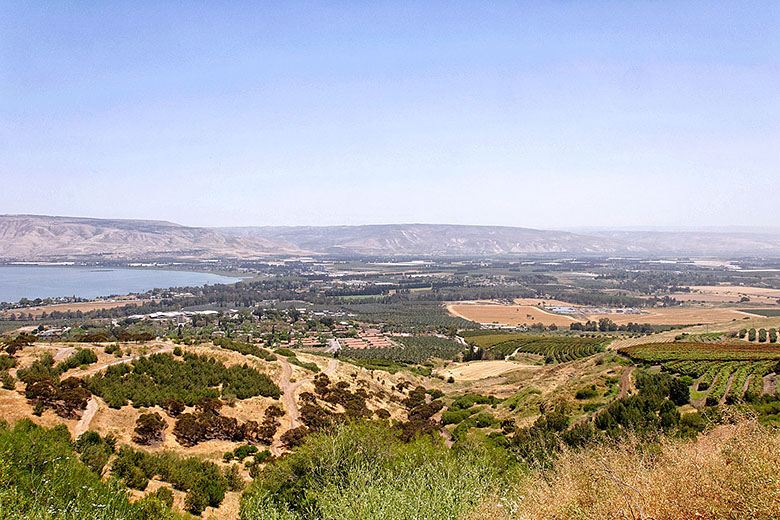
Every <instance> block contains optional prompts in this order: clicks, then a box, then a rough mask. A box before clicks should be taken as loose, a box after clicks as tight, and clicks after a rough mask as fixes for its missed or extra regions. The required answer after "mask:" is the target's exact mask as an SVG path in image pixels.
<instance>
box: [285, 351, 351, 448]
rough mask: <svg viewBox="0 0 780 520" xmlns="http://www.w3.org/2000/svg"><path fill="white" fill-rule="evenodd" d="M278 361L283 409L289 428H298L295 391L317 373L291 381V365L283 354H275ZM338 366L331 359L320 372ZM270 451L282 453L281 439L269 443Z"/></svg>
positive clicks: (328, 370) (327, 371) (298, 411)
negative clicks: (280, 373)
mask: <svg viewBox="0 0 780 520" xmlns="http://www.w3.org/2000/svg"><path fill="white" fill-rule="evenodd" d="M277 358H278V359H279V363H280V364H281V365H282V380H281V381H280V382H279V389H280V390H281V391H282V403H284V410H285V411H286V412H287V418H288V421H289V425H288V426H289V428H288V429H289V430H292V429H294V428H298V427H299V426H300V425H301V421H300V410H299V408H298V402H297V401H296V399H295V392H296V391H297V390H298V388H300V387H301V385H303V384H304V383H307V382H308V381H311V380H313V379H314V378H315V377H316V376H317V374H315V375H312V376H309V377H306V378H304V379H301V380H300V381H296V382H294V383H293V382H292V381H291V380H290V379H291V378H292V366H291V365H290V362H289V361H287V359H285V358H284V356H277ZM338 366H339V361H338V359H331V360H330V362H329V363H328V368H326V369H325V370H324V371H323V372H321V373H322V374H325V375H326V376H327V375H330V374H332V373H333V372H335V371H336V369H337V368H338ZM271 453H272V454H273V455H274V456H275V457H278V456H280V455H281V454H282V441H281V440H279V439H275V440H274V442H273V443H272V444H271Z"/></svg>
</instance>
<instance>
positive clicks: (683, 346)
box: [620, 341, 780, 364]
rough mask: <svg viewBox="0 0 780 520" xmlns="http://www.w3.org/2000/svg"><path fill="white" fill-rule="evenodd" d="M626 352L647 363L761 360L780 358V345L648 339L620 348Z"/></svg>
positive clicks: (638, 360) (633, 358)
mask: <svg viewBox="0 0 780 520" xmlns="http://www.w3.org/2000/svg"><path fill="white" fill-rule="evenodd" d="M620 352H621V353H622V354H625V355H626V356H628V357H630V358H631V359H632V360H634V361H637V362H643V363H659V364H660V363H664V362H667V361H680V360H695V361H761V360H772V359H774V360H779V361H780V347H777V346H776V345H761V344H758V345H756V344H748V343H699V342H694V341H680V342H675V343H646V344H644V345H636V346H633V347H624V348H621V349H620Z"/></svg>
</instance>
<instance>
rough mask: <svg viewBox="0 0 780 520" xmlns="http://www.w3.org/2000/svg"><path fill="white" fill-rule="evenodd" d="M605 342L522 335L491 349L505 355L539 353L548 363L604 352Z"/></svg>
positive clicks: (600, 339)
mask: <svg viewBox="0 0 780 520" xmlns="http://www.w3.org/2000/svg"><path fill="white" fill-rule="evenodd" d="M604 342H605V340H604V339H603V338H580V337H567V336H521V337H518V338H516V339H510V340H508V341H504V342H502V343H498V344H496V345H494V346H492V347H491V348H490V351H491V352H494V353H496V354H500V355H502V356H504V357H506V356H510V355H512V354H513V353H515V352H523V353H528V354H538V355H540V356H543V357H544V359H545V362H546V363H565V362H567V361H573V360H575V359H580V358H584V357H588V356H592V355H593V354H596V353H597V352H603V351H604Z"/></svg>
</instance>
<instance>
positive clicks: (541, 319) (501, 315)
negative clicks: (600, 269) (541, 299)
mask: <svg viewBox="0 0 780 520" xmlns="http://www.w3.org/2000/svg"><path fill="white" fill-rule="evenodd" d="M533 301H536V302H537V303H538V301H537V300H533ZM546 303H548V304H551V303H556V304H558V303H560V304H564V305H569V306H572V304H567V303H565V302H546ZM447 310H448V311H449V313H450V314H452V315H453V316H457V317H461V318H465V319H467V320H471V321H476V322H478V323H499V324H502V325H533V324H534V323H541V324H543V325H548V326H549V325H553V324H554V325H556V326H558V327H568V326H569V325H571V324H572V323H575V322H583V321H585V320H586V319H587V320H593V321H598V320H599V319H601V318H609V319H610V320H612V321H613V322H615V323H617V324H618V325H623V324H626V323H649V324H651V325H698V324H714V323H725V322H730V321H734V320H741V319H743V318H746V317H749V318H757V317H759V316H758V315H755V314H751V313H750V312H749V311H747V310H739V309H734V308H724V307H665V308H658V309H646V310H643V311H642V312H641V313H640V314H622V313H614V312H613V313H609V314H588V315H586V318H584V319H577V318H573V317H571V316H566V315H563V314H555V313H552V312H548V311H546V310H544V309H540V308H538V307H534V306H531V305H501V304H498V303H493V304H485V303H458V304H450V305H447Z"/></svg>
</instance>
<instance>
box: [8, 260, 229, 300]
mask: <svg viewBox="0 0 780 520" xmlns="http://www.w3.org/2000/svg"><path fill="white" fill-rule="evenodd" d="M239 280H240V278H231V277H229V276H220V275H216V274H210V273H195V272H189V271H164V270H158V269H111V268H101V267H48V266H0V301H1V302H18V301H19V300H20V299H22V298H28V299H30V300H33V299H35V298H55V297H58V296H63V297H64V296H77V297H79V298H97V297H98V296H109V295H112V294H119V295H124V294H128V293H131V292H133V293H137V292H145V291H148V290H150V289H156V288H168V287H187V286H189V287H192V286H201V285H211V284H228V283H235V282H238V281H239Z"/></svg>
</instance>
